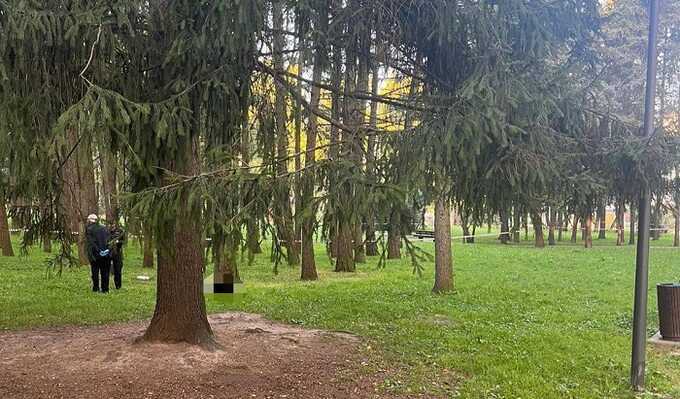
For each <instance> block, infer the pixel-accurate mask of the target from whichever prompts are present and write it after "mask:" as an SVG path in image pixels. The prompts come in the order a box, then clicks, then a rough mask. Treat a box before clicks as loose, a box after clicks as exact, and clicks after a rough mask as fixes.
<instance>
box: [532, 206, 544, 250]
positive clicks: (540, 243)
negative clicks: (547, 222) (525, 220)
mask: <svg viewBox="0 0 680 399" xmlns="http://www.w3.org/2000/svg"><path fill="white" fill-rule="evenodd" d="M531 224H533V225H534V246H535V247H536V248H543V247H545V239H544V238H543V221H542V220H541V213H540V212H538V211H534V212H531Z"/></svg>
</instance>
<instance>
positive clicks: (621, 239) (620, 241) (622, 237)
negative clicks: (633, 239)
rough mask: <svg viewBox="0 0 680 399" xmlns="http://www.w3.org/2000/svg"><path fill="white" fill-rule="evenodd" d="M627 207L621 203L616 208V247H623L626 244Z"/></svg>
mask: <svg viewBox="0 0 680 399" xmlns="http://www.w3.org/2000/svg"><path fill="white" fill-rule="evenodd" d="M625 211H626V209H625V205H624V203H623V201H619V202H618V203H617V206H616V245H617V246H621V245H624V244H625V242H626V227H625V226H626V225H625V221H624V214H625Z"/></svg>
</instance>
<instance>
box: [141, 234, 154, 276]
mask: <svg viewBox="0 0 680 399" xmlns="http://www.w3.org/2000/svg"><path fill="white" fill-rule="evenodd" d="M142 247H143V250H142V254H143V257H142V267H145V268H153V252H154V251H153V250H154V248H153V247H154V245H153V229H152V228H151V226H148V225H147V223H145V224H144V228H143V238H142Z"/></svg>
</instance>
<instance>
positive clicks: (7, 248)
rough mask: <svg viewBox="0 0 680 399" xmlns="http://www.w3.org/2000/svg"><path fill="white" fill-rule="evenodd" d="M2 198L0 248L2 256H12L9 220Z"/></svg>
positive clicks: (0, 208)
mask: <svg viewBox="0 0 680 399" xmlns="http://www.w3.org/2000/svg"><path fill="white" fill-rule="evenodd" d="M5 206H6V205H5V202H4V200H2V199H0V250H1V252H2V256H14V250H13V249H12V239H11V236H10V234H9V220H8V219H7V211H6V209H5Z"/></svg>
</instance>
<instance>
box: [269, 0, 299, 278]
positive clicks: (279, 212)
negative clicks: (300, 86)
mask: <svg viewBox="0 0 680 399" xmlns="http://www.w3.org/2000/svg"><path fill="white" fill-rule="evenodd" d="M272 18H273V26H274V49H273V50H274V55H273V57H272V58H273V60H274V69H275V70H276V71H277V73H279V74H280V75H281V76H282V75H283V74H284V73H285V65H284V61H283V50H284V45H285V39H284V37H283V1H282V0H277V1H274V2H273V5H272ZM274 108H275V109H274V113H275V119H276V139H277V145H276V152H277V158H278V159H277V165H276V169H277V173H278V174H279V175H282V176H283V175H285V174H287V173H288V161H287V158H288V130H287V119H288V116H287V113H286V88H285V87H284V86H283V84H282V83H281V82H280V81H279V80H277V81H276V98H275V104H274ZM274 219H275V223H276V225H277V232H278V235H279V237H281V238H282V239H283V241H284V245H283V246H284V247H285V248H286V254H287V259H288V264H290V265H297V264H299V263H300V256H299V253H298V251H297V245H296V241H297V237H295V226H294V223H293V211H292V209H291V204H290V186H289V184H288V182H287V181H286V180H283V181H281V182H280V186H279V187H278V190H277V195H276V204H275V205H274Z"/></svg>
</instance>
